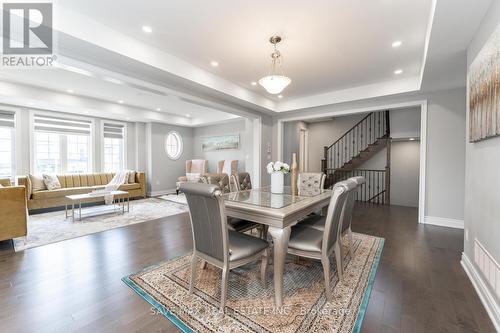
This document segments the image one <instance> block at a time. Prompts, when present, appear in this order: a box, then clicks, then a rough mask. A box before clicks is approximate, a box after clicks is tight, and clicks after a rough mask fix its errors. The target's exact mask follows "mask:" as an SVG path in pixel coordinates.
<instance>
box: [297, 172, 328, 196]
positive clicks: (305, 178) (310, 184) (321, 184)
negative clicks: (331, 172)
mask: <svg viewBox="0 0 500 333" xmlns="http://www.w3.org/2000/svg"><path fill="white" fill-rule="evenodd" d="M325 178H326V176H325V174H324V173H322V172H301V173H299V176H298V178H297V189H298V192H299V195H316V194H319V193H320V190H322V189H324V188H325Z"/></svg>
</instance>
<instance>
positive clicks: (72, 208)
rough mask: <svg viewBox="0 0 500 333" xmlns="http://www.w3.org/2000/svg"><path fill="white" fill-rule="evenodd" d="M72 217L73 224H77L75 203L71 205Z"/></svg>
mask: <svg viewBox="0 0 500 333" xmlns="http://www.w3.org/2000/svg"><path fill="white" fill-rule="evenodd" d="M71 216H72V219H73V223H75V203H74V202H72V203H71Z"/></svg>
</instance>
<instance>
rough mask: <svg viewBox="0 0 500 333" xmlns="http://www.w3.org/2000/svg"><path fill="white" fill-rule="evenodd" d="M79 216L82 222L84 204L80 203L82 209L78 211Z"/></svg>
mask: <svg viewBox="0 0 500 333" xmlns="http://www.w3.org/2000/svg"><path fill="white" fill-rule="evenodd" d="M78 216H79V217H80V221H82V202H81V201H80V207H79V209H78Z"/></svg>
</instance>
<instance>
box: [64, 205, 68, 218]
mask: <svg viewBox="0 0 500 333" xmlns="http://www.w3.org/2000/svg"><path fill="white" fill-rule="evenodd" d="M64 213H66V218H68V204H66V205H64Z"/></svg>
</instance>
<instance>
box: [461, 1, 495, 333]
mask: <svg viewBox="0 0 500 333" xmlns="http://www.w3.org/2000/svg"><path fill="white" fill-rule="evenodd" d="M499 22H500V2H499V1H494V2H493V4H492V6H491V7H490V9H489V11H488V13H487V14H486V16H485V19H484V21H483V22H482V23H481V26H480V28H479V29H478V31H477V33H476V36H475V37H474V39H473V40H472V42H471V44H470V46H469V48H468V50H467V64H468V66H470V64H471V63H472V61H473V60H474V58H475V57H476V55H477V54H478V52H479V51H480V50H481V48H482V47H483V45H484V44H485V42H486V41H487V40H488V38H489V37H490V35H491V33H492V32H493V31H494V30H495V28H496V27H497V25H498V24H499ZM467 114H468V112H467ZM468 123H469V119H467V124H468ZM467 128H468V126H467ZM467 132H468V131H467ZM499 170H500V137H495V138H491V139H487V140H484V141H480V142H477V143H469V142H468V133H467V140H466V178H465V179H466V183H465V235H466V237H465V240H464V254H465V256H466V257H468V260H469V262H471V263H472V267H470V269H471V270H473V271H475V272H476V274H477V275H475V274H472V275H470V276H471V278H472V280H473V282H474V284H475V285H476V286H482V287H483V288H481V287H480V288H479V292H480V296H481V298H482V299H483V300H485V302H486V304H485V306H486V309H487V310H488V311H489V312H490V314H492V315H491V316H492V318H493V319H494V323H495V324H496V325H497V326H496V327H497V329H500V312H499V310H498V309H499V308H500V298H499V296H498V295H499V293H500V283H499V281H500V270H499V268H498V267H497V268H496V274H495V271H493V273H494V274H493V276H495V275H496V284H497V290H496V292H495V288H494V287H492V285H491V284H490V283H488V282H486V281H487V280H488V277H487V276H486V275H485V274H484V273H481V267H480V266H479V265H478V264H477V263H476V262H475V260H474V259H475V257H476V256H475V251H474V241H475V240H476V239H477V241H478V242H479V243H480V244H482V246H483V247H484V248H485V249H486V251H487V252H489V254H490V259H492V260H494V261H496V263H500V177H499ZM489 263H490V261H486V260H484V265H488V267H491V268H492V269H493V268H494V267H495V266H494V265H493V264H492V265H489ZM474 277H475V278H477V280H480V281H482V283H478V281H477V280H476V279H474ZM493 284H494V283H493ZM485 286H486V287H485Z"/></svg>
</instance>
